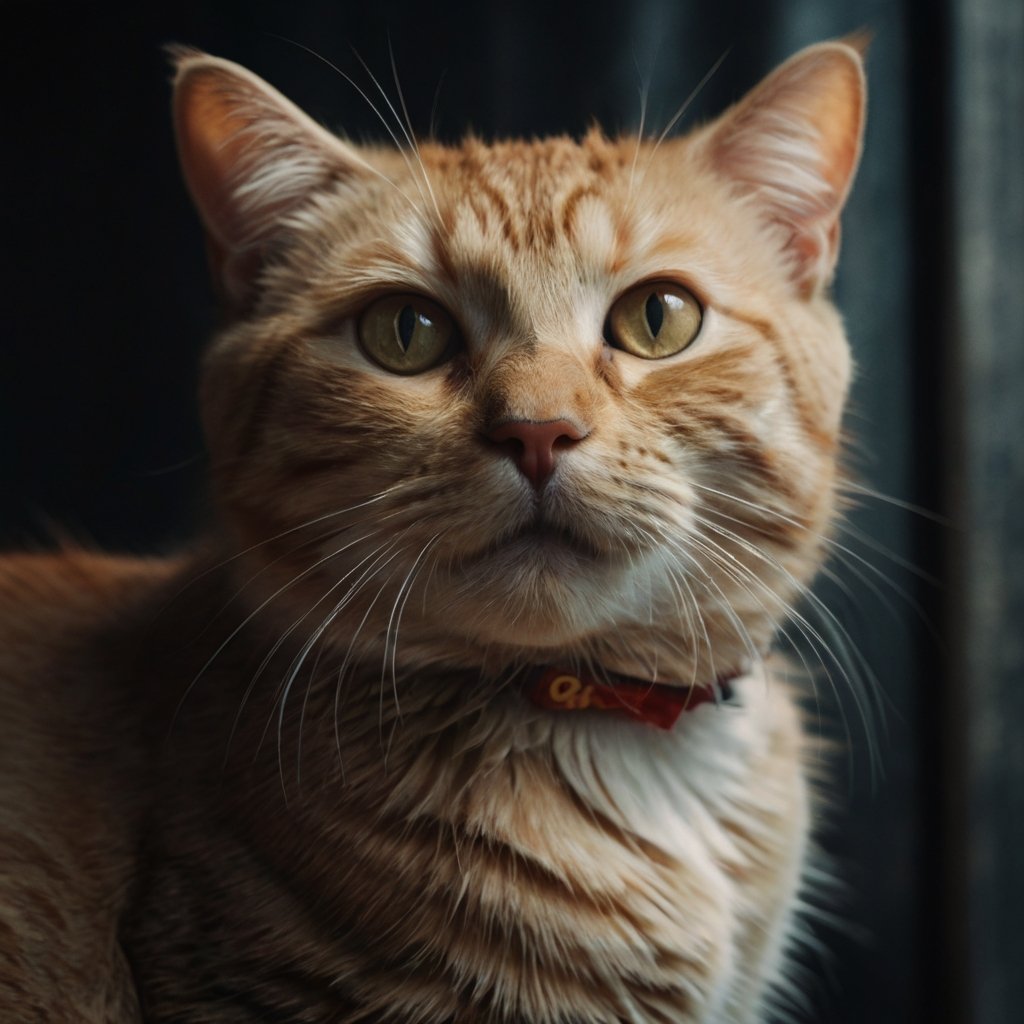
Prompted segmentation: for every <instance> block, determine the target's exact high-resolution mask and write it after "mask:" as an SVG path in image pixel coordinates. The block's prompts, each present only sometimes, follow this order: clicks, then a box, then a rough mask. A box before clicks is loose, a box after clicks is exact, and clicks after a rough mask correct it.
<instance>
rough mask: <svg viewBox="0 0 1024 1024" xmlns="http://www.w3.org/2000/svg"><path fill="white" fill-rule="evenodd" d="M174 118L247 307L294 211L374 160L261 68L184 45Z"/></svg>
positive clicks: (217, 256)
mask: <svg viewBox="0 0 1024 1024" xmlns="http://www.w3.org/2000/svg"><path fill="white" fill-rule="evenodd" d="M171 57H172V59H173V61H174V64H175V69H176V75H175V79H174V127H175V132H176V134H177V139H178V154H179V157H180V159H181V167H182V171H183V172H184V175H185V182H186V184H187V185H188V189H189V192H190V193H191V195H192V199H193V201H194V202H195V204H196V208H197V209H198V211H199V215H200V217H201V218H202V220H203V225H204V227H205V228H206V237H207V246H208V249H209V253H210V262H211V266H212V270H213V275H214V281H215V284H216V285H217V286H218V288H219V290H220V291H221V293H222V294H223V296H224V298H225V299H226V300H227V301H228V303H229V305H231V306H232V307H234V308H235V309H244V308H245V307H246V306H248V305H249V304H250V303H251V301H252V298H253V293H254V291H255V288H256V285H257V282H258V278H259V273H260V270H261V268H262V266H263V265H264V262H265V260H266V256H267V254H268V252H269V251H270V250H271V248H272V245H273V243H274V242H275V241H276V240H277V239H279V238H281V237H283V236H284V235H286V234H287V231H288V221H289V217H290V216H291V215H293V214H294V213H296V212H297V211H298V210H300V209H301V208H302V207H303V206H305V205H306V204H308V203H309V202H310V201H311V200H312V199H313V198H314V197H315V196H316V194H317V193H318V192H321V191H322V190H324V189H326V188H328V187H330V186H331V185H332V184H337V183H338V182H340V181H349V182H352V181H354V180H358V179H360V178H361V177H363V176H367V175H369V174H372V173H373V172H372V170H371V168H370V167H369V166H368V165H367V164H366V162H365V161H364V160H363V159H362V157H361V156H360V155H359V153H358V151H357V150H356V149H354V148H353V147H352V146H349V145H347V144H346V143H344V142H342V141H341V139H339V138H337V137H336V136H334V135H332V134H331V133H330V132H328V131H326V130H325V129H324V128H321V127H320V125H318V124H317V123H316V122H315V121H314V120H313V119H312V118H310V117H308V116H307V115H306V114H304V113H303V112H302V111H301V110H300V109H299V108H298V107H296V106H295V104H293V103H292V102H291V101H289V100H287V99H285V97H284V96H282V95H281V94H280V93H279V92H278V91H277V90H276V89H274V88H272V87H271V86H269V85H268V84H267V83H266V82H264V81H263V80H262V79H261V78H259V77H257V76H256V75H254V74H253V73H252V72H251V71H247V70H246V69H245V68H243V67H241V66H240V65H238V64H234V63H232V62H231V61H228V60H223V59H222V58H220V57H212V56H210V55H209V54H206V53H200V52H199V51H197V50H188V49H184V48H174V49H172V50H171Z"/></svg>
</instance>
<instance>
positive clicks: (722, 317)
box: [0, 41, 865, 1024]
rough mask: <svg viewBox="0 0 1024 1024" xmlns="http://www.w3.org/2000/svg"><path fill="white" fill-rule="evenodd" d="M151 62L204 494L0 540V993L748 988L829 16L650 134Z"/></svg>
mask: <svg viewBox="0 0 1024 1024" xmlns="http://www.w3.org/2000/svg"><path fill="white" fill-rule="evenodd" d="M175 60H176V79H175V100H174V115H175V126H176V132H177V139H178V149H179V153H180V158H181V163H182V168H183V171H184V177H185V180H186V183H187V186H188V189H189V191H190V193H191V196H192V198H193V199H194V201H195V204H196V207H197V209H198V212H199V214H200V217H201V219H202V221H203V224H204V227H205V231H206V237H207V242H208V255H209V261H210V266H211V271H212V275H213V280H214V283H215V286H216V289H217V291H218V293H219V295H220V297H221V300H222V303H223V306H224V309H225V311H226V326H225V327H224V328H223V330H221V331H220V332H219V333H218V334H217V336H216V337H215V339H214V340H213V342H212V345H211V347H210V348H209V351H208V352H207V353H206V356H205V362H204V366H203V371H202V385H201V403H202V410H203V417H204V426H205V431H206V436H207V439H208V446H209V452H210V461H211V477H212V490H213V494H214V496H215V501H216V508H217V516H216V524H215V525H213V526H211V528H210V530H209V532H208V534H207V535H206V536H205V537H204V538H203V539H202V540H200V541H198V542H196V544H195V545H194V547H193V548H192V549H190V550H189V551H187V552H184V553H182V554H180V555H178V556H176V557H168V558H159V559H158V558H152V559H143V558H125V557H117V556H113V555H105V554H99V553H96V552H92V551H87V550H80V549H66V550H61V551H59V552H55V553H50V554H21V555H18V554H14V555H10V556H8V557H6V558H5V559H4V560H3V561H2V568H0V608H2V615H0V736H2V743H0V762H2V770H0V1007H2V1010H0V1015H2V1017H3V1019H4V1020H17V1021H48V1022H62V1021H76V1022H79V1021H88V1022H118V1024H123V1022H129V1021H142V1020H144V1021H147V1022H152V1024H164V1022H172V1021H173V1022H178V1024H185V1022H194V1024H198V1022H218V1024H228V1022H231V1024H234V1022H243V1021H244V1022H252V1021H256V1020H260V1021H274V1022H281V1024H284V1022H289V1024H291V1022H295V1024H297V1022H300V1021H301V1022H324V1024H327V1022H331V1024H342V1022H352V1024H355V1022H367V1024H370V1022H381V1024H383V1022H422V1024H456V1022H459V1024H462V1022H494V1024H499V1022H502V1024H512V1022H522V1024H525V1022H529V1024H556V1022H561V1024H569V1022H572V1024H612V1022H625V1021H629V1022H636V1024H641V1022H643V1024H652V1022H662V1024H667V1022H673V1024H676V1022H689V1024H698V1022H700V1024H708V1022H717V1024H722V1022H752V1021H758V1020H764V1019H767V1017H768V1016H769V1015H770V1013H771V1012H772V1007H773V1005H774V1004H775V1003H776V1001H778V1000H779V999H782V998H785V997H786V995H787V992H789V990H790V989H791V988H792V986H793V984H794V983H793V982H792V981H790V980H787V979H788V975H787V965H788V964H789V953H790V949H791V945H792V941H793V938H794V935H795V934H796V932H797V931H798V929H799V917H798V913H797V909H798V905H799V894H800V891H801V880H802V878H803V877H804V874H805V871H806V869H807V866H808V862H809V859H810V858H811V854H810V853H809V849H810V847H809V835H810V832H811V829H812V826H813V823H814V818H815V810H814V808H815V803H814V798H813V796H812V793H811V786H810V783H809V781H808V778H809V767H808V764H809V761H810V759H811V752H812V743H813V739H812V738H811V736H810V734H811V732H812V731H811V730H807V731H806V732H805V730H804V729H803V727H802V724H801V712H800V706H799V697H800V690H799V684H798V683H797V682H796V681H793V680H795V679H796V675H795V674H794V673H793V672H791V671H790V669H789V668H788V667H787V665H786V664H785V662H784V661H783V660H782V659H781V657H780V656H779V655H777V654H773V653H771V651H770V647H771V643H772V638H773V635H774V634H775V632H776V630H777V629H778V628H779V626H780V624H781V623H783V622H784V621H785V618H786V616H787V614H788V613H789V611H790V609H791V606H792V604H793V602H795V601H797V600H798V599H799V597H800V595H801V594H802V593H803V592H804V591H805V589H806V588H807V586H808V585H809V583H810V581H811V579H812V578H813V576H814V575H815V572H816V570H817V568H818V567H819V565H820V563H821V561H822V557H823V552H824V548H825V543H826V538H827V536H828V534H829V531H830V528H831V524H832V522H833V519H834V517H835V514H836V513H835V508H836V497H835V494H836V487H837V479H838V477H839V473H840V458H841V447H840V421H841V417H842V412H843V405H844V400H845V396H846V392H847V387H848V381H849V375H850V356H849V352H848V344H847V341H846V338H845V334H844V330H843V327H842V324H841V321H840V317H839V314H838V313H837V311H836V309H835V308H834V306H833V305H832V303H831V301H830V299H829V296H828V284H829V281H830V279H831V277H832V274H833V269H834V266H835V261H836V257H837V252H838V246H839V217H840V212H841V209H842V207H843V204H844V201H845V198H846V195H847V193H848V190H849V188H850V185H851V181H852V178H853V175H854V171H855V168H856V165H857V162H858V159H859V153H860V148H861V138H862V132H863V120H864V106H865V85H864V74H863V62H862V53H861V48H860V47H859V45H856V43H854V44H851V43H849V42H842V41H840V42H827V43H821V44H818V45H815V46H811V47H809V48H808V49H806V50H804V51H802V52H800V53H798V54H797V55H796V56H794V57H792V58H791V59H790V60H789V61H788V62H786V63H785V64H783V65H782V66H781V67H779V68H778V69H776V70H775V71H774V72H773V73H772V74H771V75H770V76H769V77H768V78H766V79H765V80H764V81H763V82H762V83H761V84H760V85H758V86H757V87H756V88H755V89H754V90H753V91H752V92H751V93H749V94H748V95H747V96H746V97H745V98H743V99H742V100H740V101H739V102H738V103H736V104H735V105H734V106H733V107H731V108H730V109H729V110H727V111H726V112H725V113H724V114H722V115H721V116H720V117H719V118H718V119H717V120H714V121H712V122H710V123H708V124H706V125H704V126H701V127H699V128H697V129H696V130H694V131H693V132H691V133H690V134H688V135H686V136H684V137H681V138H663V139H659V140H657V141H653V140H647V139H642V138H620V139H612V138H608V137H605V136H604V135H603V134H601V133H600V132H599V131H597V130H592V131H591V132H590V133H589V134H587V135H586V136H585V137H584V138H582V140H579V141H576V140H573V139H570V138H550V139H544V140H535V141H508V142H494V143H485V142H483V141H481V140H479V139H477V138H472V137H470V138H467V139H466V140H465V141H464V142H462V143H461V144H459V145H455V146H443V145H440V144H435V143H432V142H431V143H428V142H423V143H422V144H419V145H413V144H410V145H409V146H407V147H404V148H402V149H398V148H394V149H389V148H386V147H374V146H362V145H361V146H356V145H354V144H351V143H349V142H346V141H343V140H341V139H340V138H338V137H335V136H334V135H332V134H330V133H328V132H327V131H326V130H324V129H323V128H321V127H320V126H319V125H317V124H316V123H315V122H314V121H313V120H311V119H310V118H309V117H307V116H306V115H305V114H304V113H303V112H301V111H300V110H299V109H298V108H296V107H295V106H293V105H292V104H291V103H290V102H289V101H288V100H287V99H285V98H284V97H283V96H281V95H280V94H279V93H277V92H276V91H275V90H274V89H273V88H271V87H270V86H269V85H267V84H266V83H265V82H263V81H262V80H261V79H259V78H258V77H256V76H255V75H253V74H252V73H250V72H249V71H247V70H245V69H243V68H242V67H240V66H238V65H236V64H233V63H230V62H228V61H226V60H222V59H219V58H216V57H213V56H209V55H206V54H203V53H200V52H197V51H189V50H180V51H177V53H176V57H175ZM410 142H411V140H410Z"/></svg>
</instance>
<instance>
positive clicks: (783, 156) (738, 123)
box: [711, 43, 864, 293]
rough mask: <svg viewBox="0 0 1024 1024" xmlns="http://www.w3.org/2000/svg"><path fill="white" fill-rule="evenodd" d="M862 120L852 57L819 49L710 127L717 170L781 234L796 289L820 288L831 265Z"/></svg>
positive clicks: (828, 47)
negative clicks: (757, 206)
mask: <svg viewBox="0 0 1024 1024" xmlns="http://www.w3.org/2000/svg"><path fill="white" fill-rule="evenodd" d="M863 119H864V75H863V70H862V66H861V61H860V56H859V54H858V53H857V51H856V50H854V49H853V48H852V47H850V46H848V45H846V44H843V43H823V44H820V45H818V46H812V47H809V48H808V49H807V50H804V51H803V52H802V53H799V54H797V55H796V56H795V57H793V58H792V59H790V60H789V61H787V62H786V63H785V64H783V65H782V67H780V68H779V69H778V70H777V71H775V72H774V73H773V74H771V75H769V76H768V78H767V79H765V80H764V81H763V82H762V83H761V84H760V85H759V86H757V87H756V88H755V89H754V90H753V92H751V93H750V94H749V95H747V96H746V97H745V98H744V99H743V100H741V101H740V102H739V103H738V104H737V105H736V106H735V107H734V108H733V109H732V110H730V111H728V112H727V113H726V114H725V115H724V116H723V117H722V118H721V119H720V120H719V122H718V123H717V125H715V126H713V128H712V135H711V152H712V159H713V161H714V164H715V166H716V168H717V170H718V171H719V172H720V173H722V174H724V175H725V176H726V177H728V178H730V179H732V181H733V182H734V183H735V184H736V185H737V186H738V187H739V188H740V189H741V190H742V191H743V192H746V193H750V194H753V195H754V196H756V197H757V198H758V199H759V200H760V203H761V208H762V210H763V212H764V214H765V218H766V220H768V221H770V222H773V223H777V224H779V225H780V226H782V227H783V229H784V230H785V231H786V234H787V236H788V239H789V241H788V244H787V245H786V249H787V251H788V254H789V256H790V257H791V259H792V261H793V277H794V280H795V282H796V283H797V285H798V287H799V288H800V289H801V290H802V291H804V292H805V293H811V292H813V291H815V290H816V289H817V288H819V287H820V286H821V285H823V284H825V283H826V282H827V281H828V279H829V278H830V277H831V273H832V269H833V267H834V266H835V260H836V257H837V255H838V241H839V231H838V218H839V214H840V212H841V211H842V207H843V203H844V202H845V200H846V196H847V193H848V191H849V187H850V183H851V181H852V178H853V173H854V170H855V169H856V165H857V160H858V157H859V155H860V146H861V136H862V132H863Z"/></svg>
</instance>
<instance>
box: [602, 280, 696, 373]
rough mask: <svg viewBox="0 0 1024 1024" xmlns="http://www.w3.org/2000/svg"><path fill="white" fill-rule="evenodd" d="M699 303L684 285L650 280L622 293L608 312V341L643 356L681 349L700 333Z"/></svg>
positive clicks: (661, 355)
mask: <svg viewBox="0 0 1024 1024" xmlns="http://www.w3.org/2000/svg"><path fill="white" fill-rule="evenodd" d="M702 318H703V311H702V310H701V307H700V303H699V302H698V301H697V300H696V299H695V298H694V297H693V295H692V294H691V293H690V292H688V291H687V290H686V289H685V288H684V287H683V286H682V285H678V284H675V283H673V282H671V281H649V282H647V283H645V284H641V285H637V286H636V287H635V288H631V289H630V290H629V291H628V292H626V293H625V294H624V295H622V296H620V297H619V298H618V299H617V300H616V302H615V305H613V306H612V308H611V311H610V312H609V313H608V324H607V329H606V336H607V340H608V342H609V343H610V344H612V345H615V346H616V347H617V348H621V349H624V350H625V351H626V352H629V353H631V354H632V355H634V356H639V357H640V358H641V359H664V358H665V357H666V356H674V355H675V354H676V353H677V352H682V351H683V349H684V348H686V346H687V345H689V344H690V343H691V342H692V341H693V339H694V338H696V337H697V335H698V333H700V325H701V320H702Z"/></svg>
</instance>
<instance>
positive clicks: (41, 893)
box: [0, 551, 174, 1022]
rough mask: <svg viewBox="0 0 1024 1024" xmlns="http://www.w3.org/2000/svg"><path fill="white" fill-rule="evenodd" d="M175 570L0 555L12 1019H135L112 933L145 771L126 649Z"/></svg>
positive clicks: (131, 661) (111, 560)
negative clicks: (16, 1014)
mask: <svg viewBox="0 0 1024 1024" xmlns="http://www.w3.org/2000/svg"><path fill="white" fill-rule="evenodd" d="M173 570H174V565H173V563H171V562H169V561H162V560H140V559H128V558H119V557H113V556H107V555H98V554H92V553H88V552H83V551H69V552H60V553H53V554H20V555H11V556H6V557H3V558H0V1004H3V1005H9V1006H18V1007H19V1011H20V1012H21V1013H22V1018H21V1019H24V1020H40V1021H42V1020H47V1021H62V1020H64V1019H65V1016H63V1015H64V1014H66V1013H67V1012H68V1010H67V1007H69V1006H71V1007H74V1008H75V1009H74V1012H75V1020H78V1021H119V1022H120V1021H128V1020H133V1019H136V1018H137V1008H136V1007H135V996H134V993H133V990H132V986H131V984H130V979H129V972H128V970H127V966H126V965H125V963H124V960H123V956H122V954H121V952H120V949H119V947H118V944H117V925H118V920H119V916H120V912H121V909H122V906H123V903H124V900H125V898H126V896H127V893H128V891H129V888H130V885H131V880H132V877H133V858H134V849H135V844H136V832H137V820H138V816H139V814H140V812H141V808H142V807H143V806H144V803H145V798H146V790H147V778H148V775H149V770H148V765H147V760H148V752H147V746H148V744H147V743H146V742H145V740H144V731H143V729H142V712H141V709H142V707H143V703H144V692H143V691H144V690H145V686H146V679H145V672H144V671H140V668H139V657H138V642H139V638H140V636H141V633H142V631H143V630H144V629H145V626H146V622H147V619H151V618H152V615H153V612H152V609H153V607H154V605H155V603H156V601H157V600H158V598H157V595H158V594H160V593H161V591H162V589H163V588H164V586H165V585H166V580H167V578H168V576H169V575H170V574H172V573H173ZM62 1007H63V1009H62Z"/></svg>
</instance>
